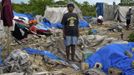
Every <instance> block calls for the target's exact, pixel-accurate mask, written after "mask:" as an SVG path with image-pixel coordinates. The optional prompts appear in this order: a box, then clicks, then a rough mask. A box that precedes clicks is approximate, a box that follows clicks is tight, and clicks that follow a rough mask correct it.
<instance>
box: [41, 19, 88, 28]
mask: <svg viewBox="0 0 134 75" xmlns="http://www.w3.org/2000/svg"><path fill="white" fill-rule="evenodd" d="M41 23H42V24H43V25H45V26H47V27H49V28H51V27H55V28H60V29H61V28H63V25H62V24H61V23H54V24H52V23H50V22H49V21H44V22H41ZM79 27H80V28H86V27H89V23H88V22H87V21H85V20H79Z"/></svg>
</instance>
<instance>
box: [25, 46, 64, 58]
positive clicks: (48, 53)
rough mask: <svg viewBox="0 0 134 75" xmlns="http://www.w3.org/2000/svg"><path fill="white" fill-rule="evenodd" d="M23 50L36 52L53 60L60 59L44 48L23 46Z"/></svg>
mask: <svg viewBox="0 0 134 75" xmlns="http://www.w3.org/2000/svg"><path fill="white" fill-rule="evenodd" d="M23 50H25V51H26V52H27V53H28V54H37V55H41V56H47V57H48V58H50V59H54V60H62V59H61V58H60V57H58V56H56V55H54V54H53V53H51V52H49V51H46V50H38V49H32V48H23Z"/></svg>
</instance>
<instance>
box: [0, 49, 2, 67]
mask: <svg viewBox="0 0 134 75" xmlns="http://www.w3.org/2000/svg"><path fill="white" fill-rule="evenodd" d="M1 54H2V48H0V65H2V57H1Z"/></svg>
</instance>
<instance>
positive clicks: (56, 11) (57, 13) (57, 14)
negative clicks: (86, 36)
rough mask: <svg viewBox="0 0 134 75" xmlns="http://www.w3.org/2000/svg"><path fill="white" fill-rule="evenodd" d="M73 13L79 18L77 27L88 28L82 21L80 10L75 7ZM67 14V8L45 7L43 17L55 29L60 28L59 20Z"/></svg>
mask: <svg viewBox="0 0 134 75" xmlns="http://www.w3.org/2000/svg"><path fill="white" fill-rule="evenodd" d="M74 12H75V13H77V14H78V16H79V19H80V20H79V22H80V23H79V27H88V26H89V24H88V23H87V22H86V21H84V19H83V16H82V12H81V10H80V9H79V8H78V7H77V5H75V9H74ZM65 13H67V7H49V6H47V7H46V10H45V13H44V17H45V18H47V19H48V20H49V21H50V22H51V23H52V24H53V25H54V26H55V27H57V28H58V27H62V26H61V20H62V17H63V15H64V14H65Z"/></svg>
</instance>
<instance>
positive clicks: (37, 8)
mask: <svg viewBox="0 0 134 75" xmlns="http://www.w3.org/2000/svg"><path fill="white" fill-rule="evenodd" d="M53 4H54V0H30V1H29V5H30V9H31V10H32V12H33V14H41V15H43V14H44V10H45V8H46V6H47V5H53Z"/></svg>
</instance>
